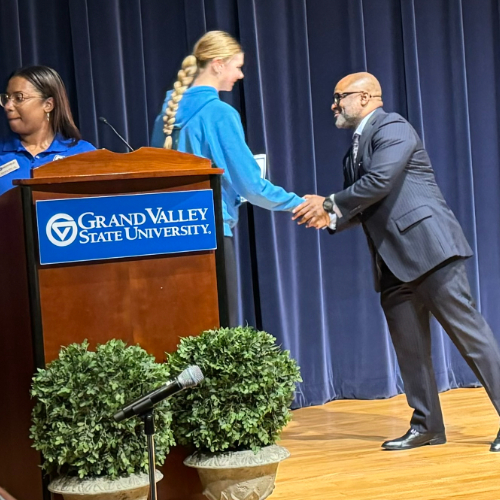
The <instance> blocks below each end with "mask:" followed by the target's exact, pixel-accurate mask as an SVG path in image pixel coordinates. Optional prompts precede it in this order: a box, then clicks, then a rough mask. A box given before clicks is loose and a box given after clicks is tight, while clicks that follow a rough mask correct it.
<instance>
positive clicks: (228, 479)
mask: <svg viewBox="0 0 500 500" xmlns="http://www.w3.org/2000/svg"><path fill="white" fill-rule="evenodd" d="M289 456H290V452H289V451H288V450H287V449H286V448H283V447H282V446H277V445H272V446H266V447H265V448H262V449H261V450H260V451H259V452H258V453H257V454H255V453H254V452H253V451H251V450H245V451H235V452H221V453H199V452H196V453H194V454H193V455H191V456H189V457H187V458H186V460H184V464H185V465H187V466H188V467H195V468H196V469H197V470H198V474H199V476H200V479H201V484H202V485H203V494H204V495H205V496H206V497H207V498H209V499H210V500H227V499H231V500H237V499H241V500H243V499H244V500H263V499H264V498H267V497H268V496H269V495H270V494H271V493H272V492H273V490H274V483H275V480H276V473H277V471H278V465H279V463H280V462H281V461H282V460H285V458H288V457H289Z"/></svg>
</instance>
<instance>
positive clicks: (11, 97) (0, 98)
mask: <svg viewBox="0 0 500 500" xmlns="http://www.w3.org/2000/svg"><path fill="white" fill-rule="evenodd" d="M29 99H43V97H42V96H39V95H26V94H23V93H22V92H12V94H0V105H1V106H2V107H3V108H5V106H7V103H8V102H9V101H12V104H13V105H14V106H21V105H22V104H23V102H24V101H27V100H29Z"/></svg>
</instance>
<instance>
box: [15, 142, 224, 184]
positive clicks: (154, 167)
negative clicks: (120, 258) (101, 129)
mask: <svg viewBox="0 0 500 500" xmlns="http://www.w3.org/2000/svg"><path fill="white" fill-rule="evenodd" d="M222 173H224V170H222V169H220V168H212V166H211V162H210V160H208V159H206V158H201V157H199V156H195V155H192V154H188V153H180V152H179V151H173V150H166V149H161V148H140V149H138V150H137V151H134V152H132V153H113V152H112V151H108V150H106V149H98V150H95V151H89V152H88V153H82V154H79V155H75V156H69V157H67V158H64V159H61V160H57V161H52V162H49V163H46V164H45V165H42V166H41V167H38V168H37V169H34V170H32V176H33V177H32V178H31V179H18V180H15V181H14V184H16V185H21V186H33V185H39V184H61V183H66V182H84V181H85V182H88V181H103V180H119V179H143V178H152V177H184V176H196V175H214V174H219V175H220V174H222Z"/></svg>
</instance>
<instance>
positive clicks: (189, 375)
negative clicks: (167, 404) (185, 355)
mask: <svg viewBox="0 0 500 500" xmlns="http://www.w3.org/2000/svg"><path fill="white" fill-rule="evenodd" d="M203 379H204V377H203V373H202V372H201V370H200V368H199V367H198V366H196V365H193V366H188V367H187V368H186V369H185V370H184V371H183V372H182V373H181V374H180V375H178V376H177V377H176V378H175V379H174V380H171V381H169V382H167V383H166V384H164V385H162V386H160V387H158V389H155V390H154V391H151V392H150V393H149V394H146V395H145V396H141V397H140V398H139V399H136V400H135V401H132V402H131V403H128V404H126V405H125V406H124V407H123V408H122V409H121V410H119V411H118V412H116V413H115V415H114V416H113V418H114V419H115V421H116V422H121V421H122V420H126V419H127V418H130V417H133V416H134V415H143V414H144V413H145V412H147V411H149V410H151V409H152V408H153V406H154V405H155V404H156V403H159V402H160V401H163V400H164V399H165V398H168V397H170V396H173V395H174V394H177V393H178V392H180V391H182V390H183V389H186V388H187V387H194V386H195V385H198V384H199V383H200V382H201V381H202V380H203Z"/></svg>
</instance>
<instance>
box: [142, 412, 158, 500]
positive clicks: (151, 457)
mask: <svg viewBox="0 0 500 500" xmlns="http://www.w3.org/2000/svg"><path fill="white" fill-rule="evenodd" d="M140 417H141V419H142V421H143V422H144V433H145V434H146V440H147V443H148V467H149V491H150V496H149V499H150V500H156V497H157V493H158V492H157V490H156V480H155V470H156V460H155V439H154V435H155V420H154V410H153V408H151V409H150V410H148V411H146V412H144V413H143V414H142V415H140Z"/></svg>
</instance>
